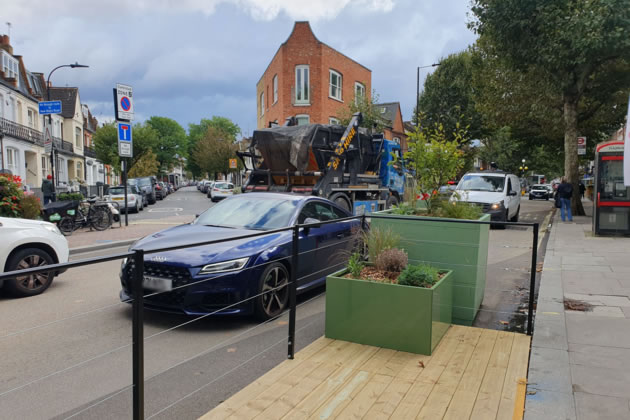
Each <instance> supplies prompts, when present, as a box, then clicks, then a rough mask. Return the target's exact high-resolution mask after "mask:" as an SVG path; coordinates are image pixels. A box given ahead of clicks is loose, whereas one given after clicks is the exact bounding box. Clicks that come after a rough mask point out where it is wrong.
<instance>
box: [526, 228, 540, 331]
mask: <svg viewBox="0 0 630 420" xmlns="http://www.w3.org/2000/svg"><path fill="white" fill-rule="evenodd" d="M533 236H534V238H533V242H532V267H531V274H530V280H529V305H528V307H527V335H532V331H533V329H534V325H533V323H534V292H535V290H536V263H537V260H538V223H534V235H533Z"/></svg>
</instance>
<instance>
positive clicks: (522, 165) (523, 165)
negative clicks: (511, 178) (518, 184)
mask: <svg viewBox="0 0 630 420" xmlns="http://www.w3.org/2000/svg"><path fill="white" fill-rule="evenodd" d="M518 169H520V170H521V178H525V172H527V169H528V168H527V166H525V159H523V160H521V166H519V167H518Z"/></svg>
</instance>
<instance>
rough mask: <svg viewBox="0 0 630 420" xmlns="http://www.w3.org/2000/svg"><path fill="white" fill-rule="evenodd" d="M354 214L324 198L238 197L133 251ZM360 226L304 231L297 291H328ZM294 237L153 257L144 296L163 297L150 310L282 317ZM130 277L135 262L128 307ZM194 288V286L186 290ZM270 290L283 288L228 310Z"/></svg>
mask: <svg viewBox="0 0 630 420" xmlns="http://www.w3.org/2000/svg"><path fill="white" fill-rule="evenodd" d="M348 216H350V213H349V212H347V211H345V210H344V209H342V208H340V207H338V206H337V205H336V204H335V203H333V202H331V201H328V200H325V199H322V198H319V197H313V196H303V195H293V194H288V193H270V192H265V193H255V192H252V193H248V194H238V195H235V196H233V197H230V198H228V199H226V200H223V201H222V202H221V203H219V204H217V205H216V206H212V207H211V208H209V209H208V210H206V211H205V212H204V213H202V214H201V215H200V216H199V217H198V218H197V219H195V221H194V222H193V223H190V224H186V225H181V226H176V227H172V228H170V229H166V230H163V231H161V232H158V233H155V234H153V235H149V236H147V237H145V238H143V239H140V240H139V241H137V242H136V243H135V244H133V245H132V246H131V248H130V249H132V250H133V249H144V250H145V251H147V250H150V249H156V248H164V247H171V246H180V245H185V244H190V243H195V242H202V241H207V240H208V238H212V239H220V238H230V237H236V236H243V235H248V234H253V233H260V232H261V231H265V230H272V229H279V228H282V227H289V226H293V225H295V224H296V223H300V224H304V223H316V222H317V221H326V220H334V219H339V218H343V217H348ZM360 227H361V221H360V220H350V221H341V222H335V223H330V224H325V225H322V226H320V227H313V228H310V229H306V230H302V232H301V233H300V244H299V249H300V257H299V258H300V263H299V266H298V267H297V277H298V284H297V290H298V292H303V291H306V290H308V289H311V288H313V287H316V286H319V285H323V284H324V282H325V279H326V275H328V274H330V273H333V272H335V271H336V270H339V269H340V268H342V267H343V266H344V265H345V264H346V262H347V259H348V255H349V254H350V252H351V250H352V249H354V247H355V246H356V245H357V241H358V240H359V237H360V236H359V235H358V233H359V230H360ZM355 234H356V235H355ZM292 235H293V233H292V231H290V230H287V231H285V232H280V233H275V234H270V235H266V236H259V237H255V238H251V239H242V240H231V241H227V242H223V243H219V244H214V245H204V246H199V247H192V248H184V249H180V250H174V251H167V252H160V253H153V254H147V255H146V257H145V262H144V270H145V271H144V289H145V290H144V294H145V295H147V294H152V293H156V292H162V293H158V294H155V295H153V296H147V297H146V298H145V299H144V304H145V307H146V308H148V309H155V310H160V311H166V312H175V313H185V314H188V315H198V314H208V313H211V312H214V311H219V313H220V314H251V313H255V314H256V315H258V316H259V317H260V318H263V319H268V318H272V317H274V316H277V315H278V314H280V313H281V312H282V310H283V309H284V308H285V307H286V305H287V301H288V286H287V285H288V282H289V273H290V269H291V267H290V264H291V260H290V258H289V257H290V256H291V249H292ZM132 273H133V260H131V259H129V260H125V261H123V264H122V266H121V273H120V278H121V284H122V290H121V292H120V299H121V300H122V301H128V300H129V298H130V296H131V295H132V292H133V290H132V288H131V284H132V283H131V275H132ZM209 280H211V281H209ZM190 283H194V285H192V286H186V287H182V286H184V285H186V284H190ZM285 286H286V287H285ZM270 288H272V289H277V290H276V291H275V292H273V293H268V294H264V295H261V296H259V297H257V298H255V299H250V300H247V301H245V302H242V303H239V304H237V305H235V306H230V305H233V304H236V303H238V302H241V301H243V300H244V299H248V298H250V297H253V296H256V295H259V294H260V293H261V292H262V291H265V290H268V289H270ZM228 306H229V307H228Z"/></svg>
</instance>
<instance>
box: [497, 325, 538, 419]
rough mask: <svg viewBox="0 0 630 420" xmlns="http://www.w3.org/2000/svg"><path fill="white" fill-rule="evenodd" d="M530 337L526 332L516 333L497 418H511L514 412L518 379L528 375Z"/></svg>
mask: <svg viewBox="0 0 630 420" xmlns="http://www.w3.org/2000/svg"><path fill="white" fill-rule="evenodd" d="M529 343H530V337H529V336H527V335H525V334H516V336H515V337H514V344H513V345H512V354H511V355H510V362H509V364H508V368H507V372H506V374H505V382H504V383H503V392H502V393H501V402H500V403H499V411H498V413H497V419H511V418H512V415H513V414H514V403H515V401H516V390H517V387H518V381H519V379H521V378H526V377H527V365H528V361H529Z"/></svg>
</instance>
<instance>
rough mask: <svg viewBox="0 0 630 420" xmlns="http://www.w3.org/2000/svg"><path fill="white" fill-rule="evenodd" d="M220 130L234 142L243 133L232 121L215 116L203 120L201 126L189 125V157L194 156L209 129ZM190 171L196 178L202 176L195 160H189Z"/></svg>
mask: <svg viewBox="0 0 630 420" xmlns="http://www.w3.org/2000/svg"><path fill="white" fill-rule="evenodd" d="M211 127H213V128H216V129H220V130H221V131H222V132H223V133H224V135H225V136H227V137H229V138H230V139H231V140H232V142H234V141H235V140H236V137H237V136H238V135H239V134H240V133H241V129H240V127H239V126H238V125H237V124H235V123H233V122H232V120H230V119H229V118H225V117H218V116H213V117H212V118H210V119H208V118H203V119H202V120H201V121H200V122H199V124H189V125H188V155H189V156H194V152H195V148H196V146H197V143H198V142H199V140H201V139H203V138H204V136H205V135H206V133H207V132H208V129H209V128H211ZM188 170H190V171H191V172H192V174H193V175H194V176H195V177H200V176H201V175H202V171H201V167H199V165H198V164H197V163H196V160H195V159H189V160H188Z"/></svg>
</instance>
